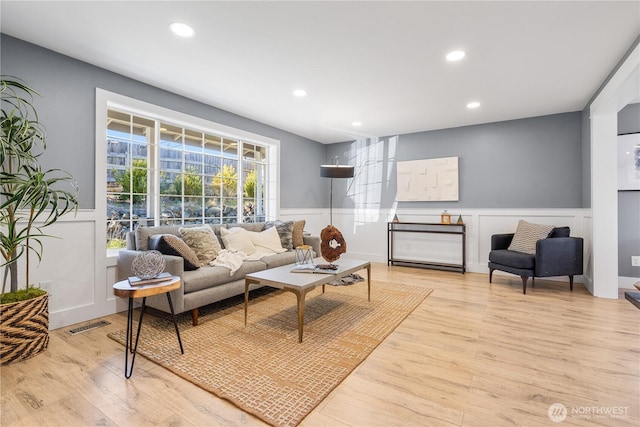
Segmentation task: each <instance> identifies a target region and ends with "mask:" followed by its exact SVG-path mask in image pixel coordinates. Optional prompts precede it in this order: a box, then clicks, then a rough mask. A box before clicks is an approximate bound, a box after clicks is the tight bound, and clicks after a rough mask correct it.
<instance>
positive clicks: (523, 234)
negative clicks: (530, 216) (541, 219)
mask: <svg viewBox="0 0 640 427" xmlns="http://www.w3.org/2000/svg"><path fill="white" fill-rule="evenodd" d="M553 228H554V226H553V225H545V224H532V223H530V222H527V221H523V220H520V221H518V228H516V233H515V234H514V236H513V240H511V244H510V245H509V248H508V249H509V250H510V251H517V252H524V253H525V254H531V255H535V253H536V242H537V241H538V240H540V239H546V238H547V237H549V234H551V232H552V231H553Z"/></svg>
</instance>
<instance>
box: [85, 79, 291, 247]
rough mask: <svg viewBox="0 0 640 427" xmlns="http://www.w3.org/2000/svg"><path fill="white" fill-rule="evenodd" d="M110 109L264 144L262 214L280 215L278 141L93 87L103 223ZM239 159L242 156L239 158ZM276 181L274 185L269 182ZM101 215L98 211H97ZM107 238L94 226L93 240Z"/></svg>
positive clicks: (98, 197) (98, 201)
mask: <svg viewBox="0 0 640 427" xmlns="http://www.w3.org/2000/svg"><path fill="white" fill-rule="evenodd" d="M109 108H114V109H121V110H125V111H129V112H131V113H133V114H139V115H141V116H146V117H149V118H152V119H156V120H160V121H166V122H169V123H174V124H176V125H179V126H182V127H186V128H192V129H198V130H202V131H205V132H213V133H215V134H218V135H220V136H223V137H226V138H232V139H240V140H243V141H246V142H249V143H254V144H259V145H264V146H266V147H267V151H268V152H267V162H268V163H267V183H266V184H267V185H270V192H269V198H268V199H267V200H265V203H266V205H267V206H265V213H266V214H267V215H268V216H267V220H275V219H277V218H278V217H279V214H280V185H279V182H280V141H279V140H277V139H273V138H270V137H267V136H264V135H259V134H256V133H252V132H248V131H245V130H242V129H236V128H233V127H230V126H226V125H223V124H220V123H216V122H213V121H211V120H206V119H202V118H199V117H195V116H191V115H189V114H185V113H181V112H178V111H174V110H171V109H168V108H165V107H160V106H158V105H154V104H150V103H148V102H144V101H140V100H138V99H135V98H130V97H128V96H124V95H120V94H117V93H114V92H109V91H106V90H104V89H100V88H96V135H95V137H96V141H95V147H96V176H95V180H96V188H95V206H96V212H98V213H102V216H103V217H104V224H105V225H106V214H105V213H106V211H107V176H106V173H105V171H106V170H107V153H106V150H105V149H104V141H105V138H106V135H107V110H108V109H109ZM240 160H241V159H240ZM274 180H275V182H276V185H272V184H273V181H274ZM98 218H100V214H98ZM106 241H107V230H106V227H103V226H98V227H96V242H101V243H102V242H106ZM115 254H117V250H113V251H108V254H107V255H108V256H114V255H115Z"/></svg>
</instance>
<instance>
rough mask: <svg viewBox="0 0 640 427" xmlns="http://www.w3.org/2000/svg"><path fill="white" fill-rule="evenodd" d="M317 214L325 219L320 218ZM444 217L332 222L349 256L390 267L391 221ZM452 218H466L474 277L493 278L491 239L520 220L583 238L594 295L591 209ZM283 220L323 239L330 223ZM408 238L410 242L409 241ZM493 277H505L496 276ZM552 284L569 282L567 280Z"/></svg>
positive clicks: (310, 216) (421, 213)
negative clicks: (564, 228) (565, 228)
mask: <svg viewBox="0 0 640 427" xmlns="http://www.w3.org/2000/svg"><path fill="white" fill-rule="evenodd" d="M318 213H322V214H321V215H318ZM441 213H442V210H440V209H438V210H433V209H432V210H429V209H400V210H389V209H380V210H376V209H368V210H357V209H356V210H350V209H334V210H333V223H334V225H335V226H336V227H338V229H339V230H340V231H341V232H342V234H343V236H344V238H345V240H346V241H347V250H348V253H347V255H346V256H352V257H354V258H362V259H368V260H371V261H374V262H383V263H386V262H387V222H388V221H390V220H391V219H392V218H393V216H394V215H397V216H398V219H399V220H400V221H401V222H431V223H439V222H440V214H441ZM449 213H450V214H451V220H452V221H456V220H457V219H458V215H462V219H463V221H464V223H465V224H466V226H467V227H466V233H467V236H466V237H467V240H466V252H467V253H466V264H467V271H469V272H474V273H489V268H488V267H487V262H488V260H489V251H490V249H491V235H492V234H498V233H512V232H514V231H515V229H516V227H517V225H518V220H520V219H524V220H525V221H529V222H535V223H540V224H551V225H556V226H565V225H566V226H569V227H571V235H572V236H579V237H583V238H584V240H585V241H584V251H585V253H584V260H585V273H584V275H583V276H579V277H577V278H576V281H577V282H581V283H583V284H584V285H585V286H586V287H587V289H589V290H590V291H591V292H592V291H593V290H592V284H591V275H590V273H589V272H590V271H591V269H590V264H589V260H590V259H591V240H590V235H591V230H590V224H591V222H590V217H591V211H590V210H589V209H460V210H456V211H455V212H454V211H450V212H449ZM280 216H281V217H282V218H287V219H299V218H306V219H307V226H306V227H305V230H306V231H309V232H311V233H312V234H315V235H319V233H320V230H322V228H323V227H324V226H325V225H326V224H327V223H328V221H329V214H328V211H327V210H313V211H312V212H307V211H304V210H300V211H298V210H293V209H286V210H285V209H283V210H282V211H281V215H280ZM403 239H404V240H406V238H403ZM404 240H403V241H404ZM421 240H427V239H426V238H424V239H419V240H416V244H415V245H410V244H407V245H405V246H404V247H402V248H400V249H401V250H403V251H405V252H408V253H410V252H411V251H415V250H420V247H421V245H422V244H423V243H424V242H422V241H421ZM440 255H441V256H443V257H444V258H445V259H440V261H447V259H446V258H447V257H450V261H451V262H454V263H455V262H458V260H459V258H458V256H459V255H458V253H457V252H456V250H455V248H453V247H451V250H447V251H445V253H442V254H440ZM494 274H506V273H502V272H498V271H496V272H495V273H494ZM550 279H557V280H567V278H566V277H565V278H562V277H559V278H550Z"/></svg>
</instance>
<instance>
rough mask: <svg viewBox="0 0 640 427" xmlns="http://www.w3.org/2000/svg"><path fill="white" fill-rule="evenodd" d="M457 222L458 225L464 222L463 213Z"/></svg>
mask: <svg viewBox="0 0 640 427" xmlns="http://www.w3.org/2000/svg"><path fill="white" fill-rule="evenodd" d="M456 224H458V225H462V224H464V221H463V220H462V215H458V221H456Z"/></svg>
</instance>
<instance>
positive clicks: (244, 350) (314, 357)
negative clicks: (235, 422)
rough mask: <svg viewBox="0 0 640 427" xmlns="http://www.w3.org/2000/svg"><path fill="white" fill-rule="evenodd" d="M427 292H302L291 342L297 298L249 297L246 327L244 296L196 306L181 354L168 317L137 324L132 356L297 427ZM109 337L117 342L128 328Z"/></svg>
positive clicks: (378, 287)
mask: <svg viewBox="0 0 640 427" xmlns="http://www.w3.org/2000/svg"><path fill="white" fill-rule="evenodd" d="M430 293H431V289H425V288H420V287H415V286H408V285H403V284H397V283H385V282H378V281H372V284H371V302H368V301H367V286H366V283H358V284H355V285H353V286H339V287H334V286H327V287H326V292H325V293H324V294H323V293H322V291H321V289H320V288H318V289H316V290H314V291H312V292H310V293H309V294H307V298H306V311H305V323H304V341H303V342H302V343H298V326H297V314H296V313H297V311H296V297H295V295H294V294H293V293H291V292H284V291H280V290H274V289H271V288H261V289H258V290H255V291H252V292H251V294H250V300H249V319H248V324H247V327H245V326H244V296H240V297H236V298H230V299H228V300H226V301H224V303H219V304H213V305H210V306H207V307H204V308H203V309H201V313H200V324H199V325H198V326H196V327H194V326H192V325H191V316H190V315H188V314H183V315H180V316H179V322H180V323H179V328H180V335H181V337H182V342H183V345H184V350H185V354H184V355H181V354H180V350H179V348H178V342H177V338H176V335H175V329H174V328H173V324H172V322H171V320H170V319H154V320H152V321H149V320H145V321H144V322H143V325H142V331H141V335H140V342H139V344H138V352H139V353H140V354H141V355H143V356H145V357H147V358H148V359H150V360H152V361H154V362H156V363H158V364H159V365H161V366H163V367H165V368H167V369H169V370H170V371H172V372H174V373H175V374H177V375H179V376H180V377H182V378H185V379H186V380H188V381H191V382H192V383H194V384H196V385H198V386H199V387H202V388H203V389H205V390H207V391H209V392H211V393H213V394H215V395H216V396H219V397H221V398H224V399H227V400H229V401H230V402H232V403H234V404H235V405H237V406H238V407H239V408H241V409H243V410H244V411H246V412H249V413H251V414H254V415H256V416H257V417H259V418H261V419H262V420H264V421H265V422H267V423H269V424H271V425H274V426H295V425H297V424H299V423H300V422H301V421H302V419H303V418H304V417H305V416H306V415H307V414H308V413H309V412H310V411H311V410H312V409H313V408H315V407H316V406H317V405H318V404H319V403H320V402H321V401H322V400H323V399H324V398H325V397H326V396H327V395H328V394H329V393H330V392H331V390H333V389H334V388H335V387H336V386H337V385H338V384H340V382H341V381H342V380H344V379H345V378H346V377H347V376H348V375H349V373H350V372H351V371H352V370H353V369H354V368H356V367H357V366H358V365H359V364H360V363H361V362H362V361H363V360H364V359H366V357H367V356H368V355H369V354H370V353H371V352H372V351H373V350H374V349H375V348H376V347H377V346H378V345H379V344H380V343H381V342H382V341H383V340H384V339H385V338H386V337H387V336H388V335H389V334H390V333H391V332H392V331H393V330H394V329H395V328H396V327H397V326H398V325H399V324H400V322H402V321H403V320H404V319H405V318H406V317H407V316H408V315H409V314H410V313H411V312H412V311H413V310H414V309H415V308H416V307H417V306H418V304H420V303H421V302H422V301H423V300H424V299H425V298H426V297H427V296H428V295H429V294H430ZM134 319H137V315H135V317H134ZM148 319H150V318H148ZM134 323H136V324H137V321H135V322H134ZM134 336H135V335H134ZM109 337H110V338H112V339H114V340H116V341H118V342H120V343H121V344H123V345H124V342H125V330H122V331H118V332H115V333H112V334H109ZM134 374H135V373H134Z"/></svg>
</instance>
